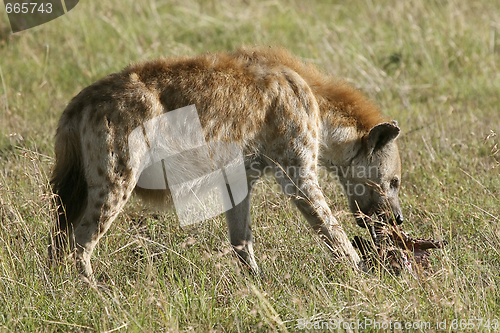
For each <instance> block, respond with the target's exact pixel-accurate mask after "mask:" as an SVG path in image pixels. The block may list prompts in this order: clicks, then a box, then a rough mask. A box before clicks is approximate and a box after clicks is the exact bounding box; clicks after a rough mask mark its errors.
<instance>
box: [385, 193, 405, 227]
mask: <svg viewBox="0 0 500 333" xmlns="http://www.w3.org/2000/svg"><path fill="white" fill-rule="evenodd" d="M386 206H388V207H389V209H387V210H385V218H386V219H387V221H388V222H389V223H391V224H393V225H394V224H397V225H400V224H401V223H403V222H404V217H403V211H402V209H401V205H400V204H399V198H398V197H395V198H388V199H387V205H386Z"/></svg>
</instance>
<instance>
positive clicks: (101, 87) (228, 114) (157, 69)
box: [51, 52, 319, 276]
mask: <svg viewBox="0 0 500 333" xmlns="http://www.w3.org/2000/svg"><path fill="white" fill-rule="evenodd" d="M278 60H279V59H276V57H273V56H271V57H263V56H259V55H256V54H254V53H251V52H250V53H245V52H240V53H236V54H207V55H202V56H198V57H194V58H175V59H160V60H156V61H152V62H146V63H142V64H137V65H132V66H130V67H128V68H127V69H125V70H124V71H123V72H121V73H117V74H113V75H110V76H108V77H106V78H104V79H102V80H100V81H98V82H96V83H94V84H93V85H91V86H89V87H87V88H85V89H84V90H83V91H82V92H80V93H79V94H78V95H77V96H76V97H75V98H74V99H73V100H72V101H71V103H70V104H69V105H68V107H67V108H66V110H65V111H64V113H63V115H62V118H61V120H60V122H59V127H58V130H57V134H56V145H55V155H56V164H55V167H54V171H53V177H52V180H51V183H52V187H53V191H54V193H55V194H57V195H58V197H59V199H60V201H59V202H61V201H62V205H61V206H60V209H59V222H58V226H57V230H56V231H62V232H63V233H59V234H58V233H57V232H56V237H55V242H56V243H55V247H56V249H53V251H56V252H57V253H55V254H56V255H60V254H61V253H59V250H60V249H62V248H63V247H64V246H63V245H64V243H65V242H67V241H68V240H66V239H65V238H64V234H65V233H69V234H70V235H71V237H70V239H69V245H70V247H71V248H76V251H77V254H76V258H77V264H78V266H79V268H80V271H81V272H82V273H83V274H84V275H87V276H90V275H91V273H92V271H91V268H90V254H91V253H92V250H93V248H94V246H95V244H96V242H97V240H98V239H99V238H100V237H101V236H102V235H103V233H104V232H105V231H106V230H107V229H108V228H109V226H110V224H111V222H112V221H113V219H114V218H115V217H116V215H117V214H118V213H119V211H120V209H121V208H122V207H123V205H124V204H125V203H126V201H127V200H128V199H129V197H130V195H131V193H132V191H133V190H134V187H135V179H137V176H138V175H137V172H138V170H134V169H133V168H132V167H131V165H132V164H131V161H130V154H129V151H128V149H129V148H128V137H129V134H130V133H131V132H132V131H133V130H134V129H135V128H137V127H140V126H143V124H144V123H145V122H147V121H148V120H150V119H152V118H155V117H157V116H160V115H161V114H163V113H165V112H168V111H171V110H175V109H178V108H181V107H185V106H187V105H192V104H194V105H195V106H196V108H197V110H198V115H199V118H200V122H201V125H202V127H203V131H204V135H205V138H206V140H207V141H226V142H231V143H235V144H237V145H239V146H240V148H241V149H242V151H243V152H244V154H247V153H256V152H258V153H261V154H264V155H266V156H268V157H271V158H278V157H279V160H280V161H285V163H286V162H287V161H288V162H289V163H293V162H294V161H295V162H297V156H296V153H297V151H301V152H302V153H303V154H306V155H307V157H306V158H305V159H307V160H309V161H308V162H307V163H310V164H311V165H308V166H307V167H313V166H315V162H316V159H317V149H318V138H317V136H318V127H319V115H318V104H317V100H316V98H315V97H314V95H313V94H312V92H311V90H310V88H309V85H308V84H307V83H306V82H305V81H304V80H303V78H302V77H301V76H300V75H299V74H297V72H296V71H295V70H294V69H292V68H290V66H287V65H286V64H281V63H280V62H279V61H278ZM290 133H294V134H293V137H291V134H290ZM304 148H305V149H304ZM149 192H151V191H145V190H142V191H138V193H139V194H150V193H149ZM79 226H80V227H79ZM82 226H84V227H82ZM73 229H75V230H74V234H73ZM89 235H90V236H89ZM79 239H81V241H79ZM52 254H54V253H52Z"/></svg>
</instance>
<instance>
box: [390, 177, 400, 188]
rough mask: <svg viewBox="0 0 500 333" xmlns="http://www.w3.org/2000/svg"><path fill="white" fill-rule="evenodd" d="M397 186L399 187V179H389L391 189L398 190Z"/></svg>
mask: <svg viewBox="0 0 500 333" xmlns="http://www.w3.org/2000/svg"><path fill="white" fill-rule="evenodd" d="M398 186H399V179H397V178H392V179H391V188H398Z"/></svg>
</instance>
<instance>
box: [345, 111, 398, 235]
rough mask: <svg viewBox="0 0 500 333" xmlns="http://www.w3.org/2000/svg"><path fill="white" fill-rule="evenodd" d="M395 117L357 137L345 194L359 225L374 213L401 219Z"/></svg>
mask: <svg viewBox="0 0 500 333" xmlns="http://www.w3.org/2000/svg"><path fill="white" fill-rule="evenodd" d="M399 131H400V129H399V127H398V125H397V123H396V122H395V121H393V122H387V123H382V124H379V125H377V126H375V127H373V128H372V129H371V130H370V132H369V133H368V134H367V135H366V136H364V137H363V138H362V140H361V141H360V143H359V144H360V147H358V149H359V150H358V153H357V155H356V156H355V157H354V158H353V159H352V161H351V165H350V167H351V168H352V170H351V171H352V172H349V173H348V179H346V180H347V181H348V182H350V183H348V184H346V182H345V181H344V184H345V185H346V194H347V197H348V199H349V206H350V209H351V211H352V212H353V213H354V214H355V216H356V222H357V224H358V225H359V226H362V227H365V226H366V225H367V223H368V221H367V217H370V216H372V215H373V214H377V215H378V217H379V218H382V219H383V220H384V221H387V222H389V223H392V224H401V223H403V213H402V211H401V207H400V205H399V198H398V193H399V187H400V184H401V159H400V157H399V151H398V146H397V144H396V142H395V140H396V138H397V137H398V135H399Z"/></svg>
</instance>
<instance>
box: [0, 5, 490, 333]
mask: <svg viewBox="0 0 500 333" xmlns="http://www.w3.org/2000/svg"><path fill="white" fill-rule="evenodd" d="M331 2H333V1H307V2H305V1H278V0H276V1H266V2H259V1H251V0H250V1H229V0H227V1H226V0H222V1H198V2H196V1H194V0H183V1H177V0H172V1H156V2H155V1H146V0H143V1H131V0H121V1H117V0H109V1H105V2H98V1H94V0H86V1H80V3H79V4H78V6H77V7H75V9H73V10H72V11H71V12H69V13H68V14H67V15H65V16H63V17H61V18H58V19H57V20H55V21H52V22H50V23H48V24H45V25H42V26H39V27H36V28H33V29H30V30H28V31H25V32H22V33H18V34H15V35H12V34H10V32H9V31H10V29H9V25H8V22H7V14H6V13H5V11H4V10H3V9H2V10H1V11H0V17H1V19H0V122H1V128H0V219H1V221H0V245H1V246H0V331H16V332H17V331H26V332H28V331H37V332H45V331H76V332H79V331H101V332H103V331H107V332H111V331H137V332H141V331H149V332H158V331H198V332H205V331H210V330H214V331H227V332H239V331H241V332H244V331H272V330H282V331H286V330H288V331H297V330H300V327H299V326H297V324H300V321H297V320H299V319H307V320H308V322H314V321H317V320H323V321H324V320H326V321H328V320H332V322H330V323H334V321H335V320H336V321H337V322H338V321H339V320H344V321H347V322H354V321H356V320H360V321H361V322H364V321H365V320H373V321H378V323H379V324H380V323H386V324H387V323H389V322H392V325H393V327H394V326H395V327H396V330H395V331H407V330H405V329H403V330H399V329H398V327H399V326H398V324H396V322H397V323H403V324H402V325H403V327H404V325H405V323H409V324H410V325H412V326H413V328H412V330H413V331H429V330H428V327H426V326H425V325H426V324H425V323H426V322H429V323H431V330H436V329H437V326H436V323H437V322H443V321H445V320H446V321H447V322H446V326H441V328H446V330H447V331H460V330H466V328H464V327H462V329H461V328H460V322H459V321H458V322H457V321H456V322H454V324H456V325H458V327H457V326H452V324H453V322H452V321H453V320H454V319H457V320H461V319H463V320H468V319H474V320H475V319H483V320H484V321H483V322H482V323H480V322H479V321H472V322H471V323H473V324H474V325H475V326H474V329H473V330H469V331H490V330H494V329H493V328H494V325H495V324H497V325H498V326H499V327H500V322H498V321H497V320H498V319H500V305H499V304H500V292H499V290H498V285H499V284H500V278H499V274H498V272H499V270H500V253H499V250H500V227H499V218H500V213H499V207H500V204H499V198H500V193H499V189H500V177H499V170H500V168H499V163H498V161H500V154H496V152H497V149H498V148H497V147H498V146H497V145H498V144H499V141H500V140H499V137H498V136H496V135H495V133H498V135H500V113H499V102H498V101H499V95H500V74H499V73H500V68H499V67H500V11H499V8H500V2H499V1H498V0H467V1H465V0H457V1H453V0H450V1H446V0H433V1H423V0H412V1H395V0H382V1H371V0H367V1H350V2H341V1H338V2H335V3H331ZM241 44H247V45H254V44H258V45H283V46H285V47H287V48H289V49H290V50H291V51H292V52H294V53H295V54H297V55H299V56H301V57H303V58H304V59H305V60H308V61H311V62H314V63H316V64H317V65H318V66H319V67H320V68H322V69H323V70H324V71H326V72H328V73H330V74H331V75H335V76H339V77H345V78H347V79H348V80H349V81H350V82H351V83H352V84H354V85H355V86H357V87H358V88H360V89H361V90H363V91H364V92H366V94H367V95H369V96H370V97H371V98H372V99H374V100H375V101H376V102H377V104H378V105H379V106H380V107H381V108H382V109H383V110H384V112H385V113H386V114H387V115H389V116H391V117H392V118H394V119H397V120H398V121H399V123H400V125H401V127H402V130H403V134H402V136H401V139H400V148H401V151H402V159H403V168H404V174H403V187H402V191H401V201H402V206H403V210H404V213H405V216H406V222H405V225H404V227H405V229H406V230H408V231H410V232H412V233H413V234H414V235H416V236H418V237H433V238H437V239H441V238H444V239H447V240H449V242H450V244H449V246H448V247H447V248H446V249H445V250H444V251H437V252H434V253H435V255H434V257H433V265H434V273H433V274H431V275H430V276H428V277H425V278H422V279H420V280H416V279H414V278H412V277H411V276H410V275H403V276H400V277H394V276H391V275H389V274H382V275H379V274H374V275H369V276H357V275H355V274H353V273H352V272H351V271H349V270H347V269H346V268H345V267H342V266H338V265H335V264H334V263H332V260H331V258H330V256H329V254H328V252H327V251H326V250H325V249H324V247H323V246H322V245H321V243H320V242H319V241H318V239H317V237H315V236H314V235H312V233H311V232H310V230H309V229H308V228H307V227H306V225H305V222H304V220H303V219H302V218H301V216H300V215H299V214H298V212H297V211H296V210H295V209H293V208H292V207H291V205H290V204H289V203H288V202H287V201H286V200H285V199H284V198H283V197H282V196H281V195H280V194H279V193H277V192H276V191H275V190H274V189H273V184H272V182H264V183H263V184H262V185H260V186H259V187H258V188H257V193H256V195H255V197H254V199H253V207H254V209H253V216H254V230H255V236H256V240H257V244H256V251H257V254H258V257H259V264H260V265H261V267H262V268H263V270H264V271H265V273H266V276H265V277H264V278H262V279H258V278H253V277H251V276H247V275H246V274H243V273H242V272H240V270H239V266H238V264H237V262H236V261H235V258H234V256H233V255H232V254H231V252H230V251H229V242H228V238H227V234H226V229H225V225H224V224H225V222H224V220H223V219H222V218H220V217H219V218H216V219H214V220H211V221H206V222H205V223H204V224H202V225H201V226H200V227H199V228H197V229H196V230H194V229H193V230H182V229H181V228H180V227H179V225H178V222H177V221H176V220H175V216H174V215H172V214H162V215H154V214H150V213H148V212H147V211H144V210H143V208H141V206H140V205H139V204H138V202H132V203H131V204H130V205H128V206H127V208H126V211H125V212H124V214H122V215H120V217H119V218H118V219H117V221H116V222H115V223H114V225H113V227H112V228H111V230H110V232H108V234H107V236H106V237H105V238H104V239H103V240H102V241H101V242H100V244H99V247H98V249H97V250H96V252H95V255H94V259H93V263H94V268H95V270H96V272H97V275H98V278H99V279H100V280H101V281H102V285H100V286H99V287H97V288H89V287H88V286H87V285H85V284H83V283H82V282H79V280H78V279H77V277H76V275H75V273H74V270H73V268H72V266H71V264H68V265H67V266H66V267H62V268H61V269H59V270H56V271H50V270H49V269H48V266H47V262H46V246H47V234H48V231H49V229H50V227H51V225H52V224H53V223H54V222H53V221H54V218H53V215H54V212H53V211H52V210H51V209H50V192H49V189H48V177H49V170H50V167H51V165H52V164H53V162H54V160H53V135H54V133H55V129H56V124H57V120H58V118H59V116H60V115H61V112H62V110H63V109H64V106H65V105H66V104H67V102H68V101H69V100H70V99H71V97H72V96H73V95H75V94H76V93H78V92H79V91H80V90H81V89H82V88H84V87H85V86H87V85H89V84H90V83H92V82H94V81H96V80H97V79H99V78H101V77H103V76H105V75H107V74H109V73H111V72H115V71H118V70H120V69H122V68H123V67H125V66H126V65H127V64H128V63H129V62H131V61H139V60H143V59H152V58H155V57H157V56H160V55H167V56H168V55H180V54H197V53H201V52H205V51H217V50H231V49H233V48H235V47H237V46H239V45H241ZM323 185H324V186H323V187H324V189H325V192H326V193H327V194H328V196H329V198H330V203H331V206H332V208H333V209H334V211H335V212H338V218H339V219H340V220H341V221H342V223H343V225H345V227H346V230H347V231H348V233H349V234H350V236H353V235H354V234H360V233H363V231H362V230H360V229H357V227H355V226H354V223H353V219H352V217H350V216H349V214H348V213H347V207H346V203H345V200H344V197H343V196H342V195H341V194H340V193H338V191H335V190H336V186H335V184H331V183H328V182H326V181H323ZM488 319H489V322H486V320H488ZM464 323H465V322H462V324H464ZM471 323H469V328H471V326H470V325H471ZM485 324H489V327H488V326H487V325H485ZM441 325H443V324H441ZM480 325H481V327H479V326H480ZM332 327H333V326H332ZM332 327H330V328H332ZM465 327H466V326H465ZM323 328H324V329H325V328H326V327H325V326H323ZM351 328H354V329H353V331H356V330H357V328H355V325H351ZM365 329H366V331H372V330H373V331H376V329H375V328H374V327H373V326H370V327H365ZM360 330H361V329H360Z"/></svg>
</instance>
